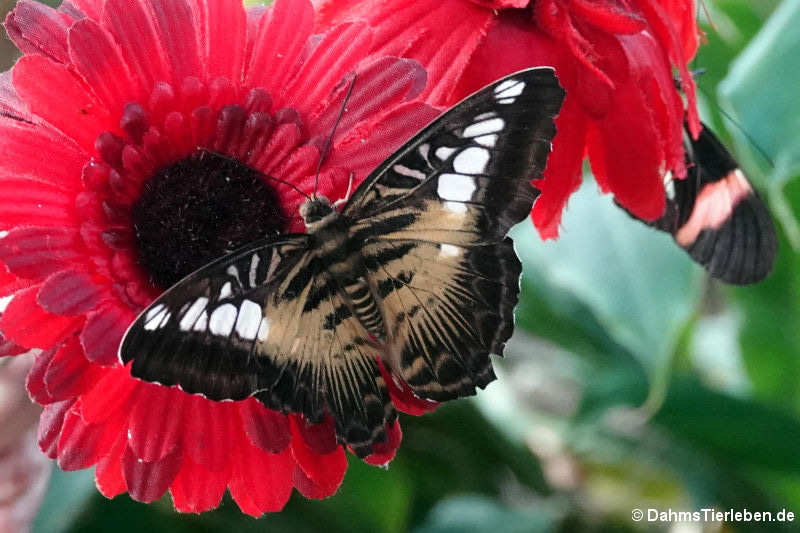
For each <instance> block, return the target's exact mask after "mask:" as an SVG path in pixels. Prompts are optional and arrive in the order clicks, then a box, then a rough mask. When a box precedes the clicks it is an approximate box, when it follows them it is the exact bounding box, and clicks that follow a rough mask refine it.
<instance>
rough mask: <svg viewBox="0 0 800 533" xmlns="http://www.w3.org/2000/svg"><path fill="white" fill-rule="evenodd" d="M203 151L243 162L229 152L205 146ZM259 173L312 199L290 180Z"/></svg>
mask: <svg viewBox="0 0 800 533" xmlns="http://www.w3.org/2000/svg"><path fill="white" fill-rule="evenodd" d="M203 151H204V152H207V153H209V154H213V155H215V156H217V157H221V158H223V159H227V160H229V161H234V162H237V163H241V162H240V161H238V160H237V159H236V158H234V157H231V156H229V155H227V154H221V153H219V152H215V151H214V150H209V149H208V148H203ZM201 157H202V156H201ZM257 172H258V171H257ZM259 174H261V175H262V176H264V177H265V178H267V179H268V180H272V181H277V182H278V183H283V184H284V185H288V186H289V187H291V188H292V189H294V190H295V191H297V192H299V193H300V194H301V195H303V196H305V197H306V198H307V199H308V200H311V197H310V196H309V195H308V194H306V193H304V192H303V191H302V190H300V188H299V187H297V186H296V185H295V184H293V183H290V182H288V181H286V180H282V179H280V178H276V177H275V176H270V175H269V174H266V173H264V172H259Z"/></svg>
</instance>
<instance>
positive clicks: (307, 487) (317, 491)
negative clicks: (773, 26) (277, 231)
mask: <svg viewBox="0 0 800 533" xmlns="http://www.w3.org/2000/svg"><path fill="white" fill-rule="evenodd" d="M292 483H293V484H294V486H295V488H296V489H297V490H298V491H299V492H300V494H302V495H303V496H305V497H306V498H308V499H309V500H323V499H325V498H327V497H328V496H330V495H331V493H330V492H329V491H327V490H325V489H324V488H322V487H320V486H319V485H317V484H316V483H314V482H313V481H312V480H311V478H310V477H308V476H307V475H306V474H305V472H303V469H302V468H300V467H299V466H295V467H294V470H293V471H292Z"/></svg>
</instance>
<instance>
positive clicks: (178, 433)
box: [128, 383, 203, 463]
mask: <svg viewBox="0 0 800 533" xmlns="http://www.w3.org/2000/svg"><path fill="white" fill-rule="evenodd" d="M136 388H137V389H138V390H137V394H136V403H135V404H134V405H133V408H132V410H131V414H130V422H129V426H128V450H129V451H130V452H131V453H133V455H134V456H136V458H137V459H140V460H142V461H144V462H146V463H152V462H155V461H160V460H162V459H163V458H164V457H166V456H167V455H169V454H171V453H174V452H175V451H176V450H177V451H178V452H181V447H180V441H181V439H182V433H183V427H182V424H180V421H181V419H182V417H183V416H184V398H185V397H186V395H185V394H180V393H176V391H172V390H170V389H169V388H167V387H163V386H161V385H153V384H150V383H137V385H136ZM195 416H196V417H202V416H203V413H202V412H200V413H197V414H196V415H195ZM188 418H189V419H191V418H192V415H189V416H188ZM187 437H188V438H187V440H191V439H193V438H194V436H193V435H187ZM181 453H182V452H181Z"/></svg>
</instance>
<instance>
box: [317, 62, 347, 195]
mask: <svg viewBox="0 0 800 533" xmlns="http://www.w3.org/2000/svg"><path fill="white" fill-rule="evenodd" d="M349 76H351V78H350V85H349V86H348V87H347V93H346V94H345V95H344V101H343V102H342V107H341V108H339V114H338V115H337V116H336V122H334V123H333V128H332V129H331V134H330V135H329V136H328V139H327V140H326V141H325V146H324V147H323V148H322V152H321V153H320V154H319V161H318V162H317V172H316V175H315V176H314V192H313V193H312V194H313V196H314V198H316V197H317V185H319V173H320V170H322V163H324V162H325V158H326V157H328V152H329V151H330V149H331V145H332V144H333V136H334V135H335V134H336V128H337V127H339V122H341V120H342V117H343V116H344V112H345V110H346V108H347V102H348V100H350V95H351V94H353V86H354V85H355V84H356V78H357V77H358V74H356V73H355V72H353V73H352V74H349Z"/></svg>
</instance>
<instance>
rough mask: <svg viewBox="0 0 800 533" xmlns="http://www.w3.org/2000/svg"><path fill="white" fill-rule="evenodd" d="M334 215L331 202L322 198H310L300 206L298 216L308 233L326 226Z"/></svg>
mask: <svg viewBox="0 0 800 533" xmlns="http://www.w3.org/2000/svg"><path fill="white" fill-rule="evenodd" d="M336 214H337V212H336V210H335V209H334V208H333V205H332V204H331V201H330V200H328V199H327V198H325V197H324V196H315V197H312V198H310V199H308V200H306V201H305V202H303V203H302V204H301V205H300V216H301V217H303V222H304V223H305V225H306V228H307V229H308V231H309V232H313V231H316V230H317V229H318V228H320V227H322V226H325V225H327V224H328V223H329V222H330V221H331V220H332V219H333V218H334V217H335V215H336Z"/></svg>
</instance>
